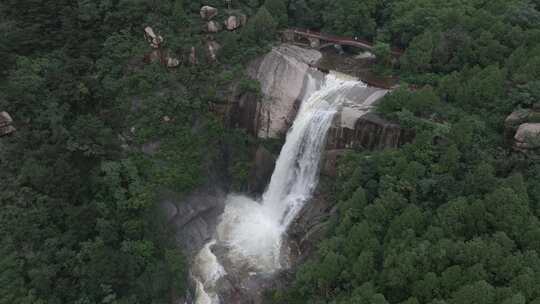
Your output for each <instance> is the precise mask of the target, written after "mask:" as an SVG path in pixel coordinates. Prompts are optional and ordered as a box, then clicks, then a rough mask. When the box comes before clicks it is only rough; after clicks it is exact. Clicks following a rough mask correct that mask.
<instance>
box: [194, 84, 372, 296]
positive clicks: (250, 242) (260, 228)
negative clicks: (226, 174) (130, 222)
mask: <svg viewBox="0 0 540 304" xmlns="http://www.w3.org/2000/svg"><path fill="white" fill-rule="evenodd" d="M318 87H320V88H319V89H316V88H318ZM354 87H356V88H357V89H358V87H365V85H364V84H363V83H361V82H358V81H355V80H351V79H343V78H341V77H338V76H336V75H332V74H329V75H327V76H326V77H325V79H324V81H323V83H322V85H318V84H317V83H316V82H315V80H314V79H311V78H310V79H309V80H308V83H307V84H306V88H307V92H306V94H305V98H304V100H303V101H302V104H301V107H300V110H299V111H298V114H297V116H296V119H295V121H294V123H293V125H292V127H291V129H290V130H289V132H288V134H287V138H286V141H285V144H284V146H283V148H282V150H281V153H280V155H279V158H278V159H277V162H276V167H275V169H274V172H273V174H272V177H271V180H270V183H269V185H268V188H267V190H266V191H265V193H264V194H263V196H262V199H261V200H260V201H255V200H253V199H251V198H249V197H246V196H243V195H229V197H228V199H227V202H226V207H225V211H224V213H223V215H222V217H221V222H220V224H219V225H218V228H217V237H216V241H215V242H212V243H211V244H209V245H207V246H205V248H203V250H201V252H200V253H199V256H198V259H199V257H200V256H203V257H204V258H202V259H201V260H203V261H207V260H211V261H212V262H210V263H209V262H204V263H203V264H204V265H200V264H199V265H196V266H195V268H197V269H199V271H198V272H199V273H200V274H195V277H196V281H197V285H198V287H197V299H196V303H197V304H217V303H219V298H218V295H217V294H216V291H215V289H216V288H215V283H216V282H217V280H219V278H220V277H221V276H223V275H225V271H224V270H223V267H222V266H221V265H220V264H219V261H218V259H217V258H216V256H215V255H214V254H213V253H212V252H211V250H210V247H211V246H212V245H213V244H214V243H217V244H219V245H220V246H223V247H224V248H226V249H227V251H226V255H227V256H226V258H227V260H228V261H229V262H230V263H232V264H233V265H234V267H236V268H237V269H243V270H245V271H247V272H249V273H269V274H270V273H273V272H275V271H276V270H278V269H280V268H282V267H284V266H286V265H283V261H282V259H281V257H282V255H281V252H282V238H283V234H284V233H285V232H286V230H287V227H288V226H289V224H290V223H291V221H292V220H293V219H294V218H295V217H296V215H297V214H298V212H299V211H300V210H301V208H302V207H303V206H304V204H305V202H306V201H308V200H309V199H310V198H311V196H312V194H313V191H314V190H315V188H316V186H317V182H318V175H319V174H318V173H319V163H320V158H321V154H322V150H323V149H324V146H325V143H326V134H327V132H328V129H329V128H330V126H331V124H332V119H333V117H334V114H335V113H336V111H337V109H338V108H339V106H340V105H341V104H342V103H343V102H345V101H346V100H345V99H346V96H347V93H350V92H351V89H352V88H354ZM310 91H311V92H310ZM209 256H213V258H209ZM198 262H199V261H196V262H195V263H198Z"/></svg>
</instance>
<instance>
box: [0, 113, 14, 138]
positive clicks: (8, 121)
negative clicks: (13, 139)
mask: <svg viewBox="0 0 540 304" xmlns="http://www.w3.org/2000/svg"><path fill="white" fill-rule="evenodd" d="M12 124H13V118H11V115H9V113H8V112H4V111H2V112H0V136H5V135H8V134H11V133H13V132H15V131H16V130H15V127H13V126H12Z"/></svg>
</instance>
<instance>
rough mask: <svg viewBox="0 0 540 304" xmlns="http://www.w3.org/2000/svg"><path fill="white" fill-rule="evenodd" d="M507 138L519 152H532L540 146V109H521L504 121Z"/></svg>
mask: <svg viewBox="0 0 540 304" xmlns="http://www.w3.org/2000/svg"><path fill="white" fill-rule="evenodd" d="M504 133H505V138H506V139H507V141H508V142H509V145H510V146H511V147H512V148H513V149H514V150H516V151H519V152H531V151H533V150H537V149H538V148H540V109H538V107H535V108H532V109H519V110H516V111H514V112H512V113H511V114H510V115H508V117H506V120H505V121H504Z"/></svg>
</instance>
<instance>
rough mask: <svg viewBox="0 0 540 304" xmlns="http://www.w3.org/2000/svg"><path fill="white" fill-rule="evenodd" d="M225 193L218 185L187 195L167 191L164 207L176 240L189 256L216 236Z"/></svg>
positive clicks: (202, 188)
mask: <svg viewBox="0 0 540 304" xmlns="http://www.w3.org/2000/svg"><path fill="white" fill-rule="evenodd" d="M225 199H226V193H225V191H223V190H222V189H220V188H219V187H216V186H211V185H207V186H203V187H201V188H199V189H197V190H195V191H193V192H192V193H191V194H189V195H188V196H186V197H179V196H178V195H177V194H175V193H173V192H170V191H165V192H164V193H163V194H162V198H161V200H160V207H161V210H162V212H163V214H164V216H165V218H166V219H167V221H168V222H169V224H171V225H172V227H174V230H175V239H176V242H177V244H178V246H179V248H182V249H183V250H184V252H185V253H186V254H187V255H188V256H193V255H194V254H196V253H197V252H198V251H199V250H200V249H201V248H202V247H203V246H204V244H206V243H207V242H208V241H209V240H210V239H211V238H212V236H213V234H214V231H215V227H216V225H217V220H218V217H219V215H220V214H221V213H222V212H223V209H224V204H225Z"/></svg>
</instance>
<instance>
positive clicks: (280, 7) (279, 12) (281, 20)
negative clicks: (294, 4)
mask: <svg viewBox="0 0 540 304" xmlns="http://www.w3.org/2000/svg"><path fill="white" fill-rule="evenodd" d="M264 7H265V8H266V9H267V10H268V12H269V13H270V15H272V17H273V18H274V20H275V22H276V23H277V26H278V27H279V28H284V27H287V25H288V23H289V21H288V19H289V18H288V16H287V4H286V1H285V0H266V1H265V2H264Z"/></svg>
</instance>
